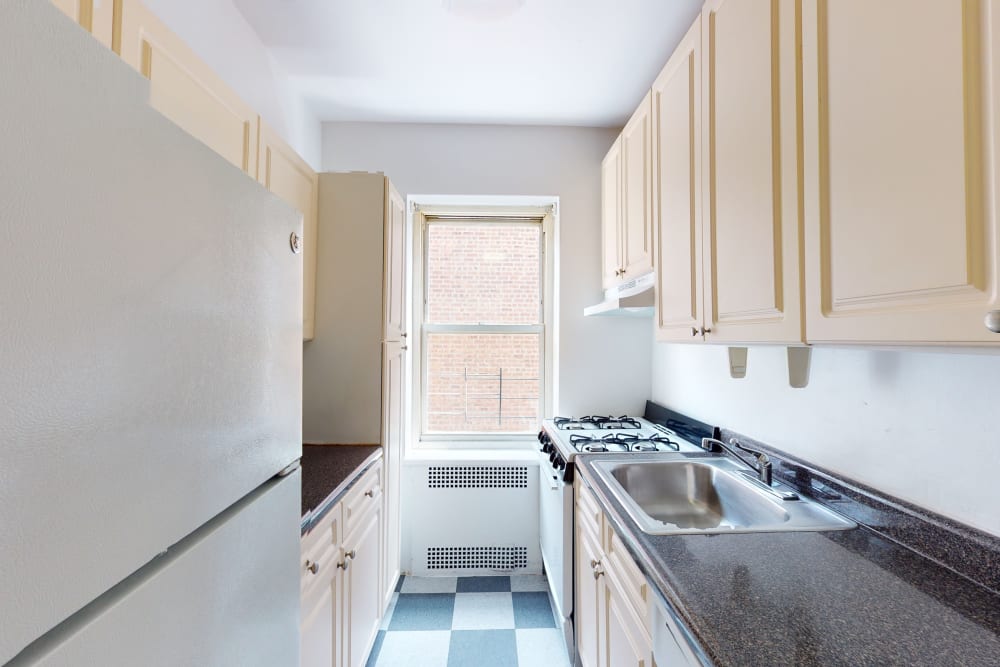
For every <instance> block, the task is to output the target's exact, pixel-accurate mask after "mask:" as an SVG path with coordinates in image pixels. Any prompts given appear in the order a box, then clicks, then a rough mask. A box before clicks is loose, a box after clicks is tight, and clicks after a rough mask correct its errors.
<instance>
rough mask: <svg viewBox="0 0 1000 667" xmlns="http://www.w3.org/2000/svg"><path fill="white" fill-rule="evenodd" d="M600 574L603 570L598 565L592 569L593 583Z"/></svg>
mask: <svg viewBox="0 0 1000 667" xmlns="http://www.w3.org/2000/svg"><path fill="white" fill-rule="evenodd" d="M602 574H604V568H603V567H601V564H600V563H598V564H597V567H595V568H594V581H597V580H598V579H600V578H601V575H602Z"/></svg>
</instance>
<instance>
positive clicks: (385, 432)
mask: <svg viewBox="0 0 1000 667" xmlns="http://www.w3.org/2000/svg"><path fill="white" fill-rule="evenodd" d="M404 355H405V350H403V349H402V345H400V344H399V343H385V344H384V345H383V346H382V420H383V421H382V456H383V458H384V459H385V491H384V493H383V502H384V507H385V513H384V518H383V520H384V523H385V571H384V576H383V586H382V592H383V598H384V600H383V603H384V604H388V602H389V599H390V598H391V597H392V593H393V588H394V586H395V584H396V580H397V578H398V577H399V566H400V504H399V493H400V491H399V490H400V469H401V467H400V463H401V461H402V458H403V434H404V432H405V431H404V428H405V421H404V414H403V392H404V390H405V386H404V374H403V360H404V358H405V357H404Z"/></svg>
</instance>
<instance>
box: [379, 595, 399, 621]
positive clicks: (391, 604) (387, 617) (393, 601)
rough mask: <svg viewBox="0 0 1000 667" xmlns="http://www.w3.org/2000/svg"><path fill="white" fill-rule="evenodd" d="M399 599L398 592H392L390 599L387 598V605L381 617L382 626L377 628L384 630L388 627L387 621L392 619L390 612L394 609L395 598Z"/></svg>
mask: <svg viewBox="0 0 1000 667" xmlns="http://www.w3.org/2000/svg"><path fill="white" fill-rule="evenodd" d="M398 599H399V593H393V594H392V599H391V600H389V606H388V608H386V610H385V616H383V617H382V627H380V628H379V630H386V629H387V628H388V627H389V621H391V620H392V612H393V611H395V609H396V600H398Z"/></svg>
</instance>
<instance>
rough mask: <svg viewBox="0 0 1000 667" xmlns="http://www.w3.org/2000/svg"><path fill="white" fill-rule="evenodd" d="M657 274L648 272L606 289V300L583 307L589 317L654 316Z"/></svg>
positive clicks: (584, 312)
mask: <svg viewBox="0 0 1000 667" xmlns="http://www.w3.org/2000/svg"><path fill="white" fill-rule="evenodd" d="M655 283H656V275H655V274H652V273H647V274H646V275H644V276H639V277H638V278H633V279H632V280H629V281H627V282H624V283H622V284H621V285H618V286H617V287H612V288H611V289H607V290H604V301H602V302H600V303H599V304H597V305H594V306H589V307H587V308H584V309H583V314H584V315H585V316H587V317H590V316H593V315H604V316H614V317H652V316H653V297H654V294H655V291H654V290H653V285H654V284H655Z"/></svg>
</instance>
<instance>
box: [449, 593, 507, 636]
mask: <svg viewBox="0 0 1000 667" xmlns="http://www.w3.org/2000/svg"><path fill="white" fill-rule="evenodd" d="M513 627H514V603H513V601H512V599H511V595H510V593H459V594H458V595H456V596H455V615H454V617H453V620H452V624H451V628H452V630H507V629H512V628H513Z"/></svg>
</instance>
